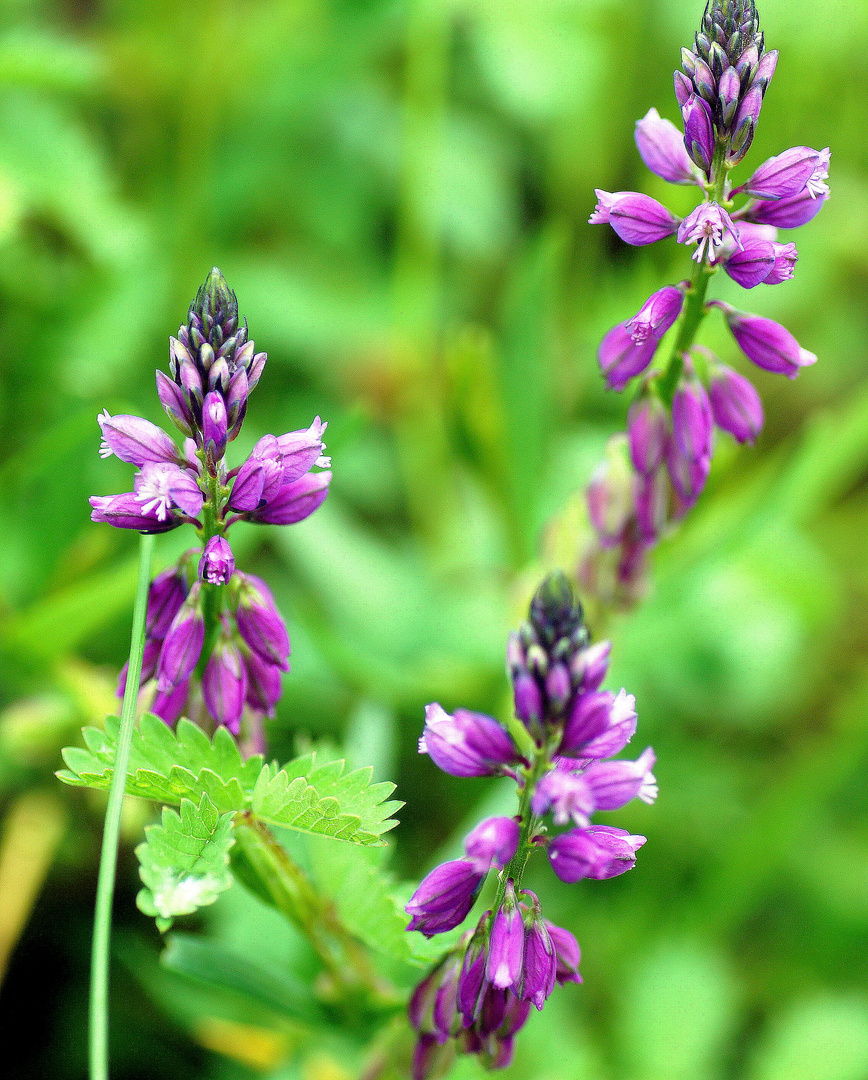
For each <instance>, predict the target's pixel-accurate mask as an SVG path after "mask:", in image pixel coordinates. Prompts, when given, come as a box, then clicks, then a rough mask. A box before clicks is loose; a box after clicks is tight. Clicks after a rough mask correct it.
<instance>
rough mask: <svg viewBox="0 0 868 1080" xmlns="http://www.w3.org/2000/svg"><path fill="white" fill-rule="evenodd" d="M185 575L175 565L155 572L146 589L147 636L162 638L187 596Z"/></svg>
mask: <svg viewBox="0 0 868 1080" xmlns="http://www.w3.org/2000/svg"><path fill="white" fill-rule="evenodd" d="M187 592H188V587H187V575H186V574H185V573H184V572H183V571H182V570H181V569H179V567H177V566H170V567H169V569H168V570H164V571H163V572H162V573H161V574H157V576H156V577H155V578H154V580H153V581H152V582H151V585H150V588H149V589H148V614H147V617H146V626H147V632H148V634H149V636H151V637H154V638H161V639H162V638H164V637H165V636H166V632H167V630H168V629H169V627H170V626H171V624H172V620H173V619H174V618H175V616H176V615H177V614H178V610H179V608H180V607H181V604H183V603H184V600H185V599H186V597H187Z"/></svg>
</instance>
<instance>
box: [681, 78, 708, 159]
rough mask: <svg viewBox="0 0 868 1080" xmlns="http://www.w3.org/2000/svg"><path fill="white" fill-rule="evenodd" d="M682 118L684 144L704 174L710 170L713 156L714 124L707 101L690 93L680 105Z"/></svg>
mask: <svg viewBox="0 0 868 1080" xmlns="http://www.w3.org/2000/svg"><path fill="white" fill-rule="evenodd" d="M681 115H682V117H683V118H684V146H685V148H686V150H687V153H688V154H689V156H690V159H691V160H692V161H694V162H695V163H696V164H697V165H698V166H699V167H700V169H702V170H703V172H704V173H705V174H706V176H707V175H708V174H709V172H710V171H711V161H712V158H713V157H714V125H713V124H712V121H711V109H710V108H709V107H708V103H707V102H706V101H703V99H702V98H701V97H699V96H698V95H697V94H692V95H691V96H690V97H689V98H688V99H687V102H686V103H685V104H684V105H683V106H682V107H681Z"/></svg>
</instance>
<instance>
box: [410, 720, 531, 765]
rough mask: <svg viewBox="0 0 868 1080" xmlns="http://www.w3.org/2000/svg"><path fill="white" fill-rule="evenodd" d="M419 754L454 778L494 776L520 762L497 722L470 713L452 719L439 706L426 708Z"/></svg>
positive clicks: (507, 737) (506, 734)
mask: <svg viewBox="0 0 868 1080" xmlns="http://www.w3.org/2000/svg"><path fill="white" fill-rule="evenodd" d="M419 753H420V754H430V756H431V760H432V761H433V762H434V764H435V765H436V766H437V767H438V768H440V769H442V770H443V772H446V773H450V774H451V775H452V776H493V775H495V774H497V773H500V772H502V771H503V768H504V767H505V766H509V765H516V764H518V762H519V761H520V757H519V754H518V751H517V750H516V747H515V744H514V743H513V741H512V736H511V735H510V734H509V732H507V731H506V730H504V728H502V727H501V726H500V724H498V722H497V721H496V720H492V718H491V717H490V716H484V715H483V714H482V713H475V712H469V711H467V710H466V709H456V710H455V714H454V715H453V716H450V715H449V714H448V713H446V712H444V710H443V709H442V708H441V706H440V705H437V704H436V703H435V704H432V705H428V706H426V708H425V730H424V732H423V733H422V737H421V739H420V740H419Z"/></svg>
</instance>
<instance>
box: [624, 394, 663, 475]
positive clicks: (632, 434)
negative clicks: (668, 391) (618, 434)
mask: <svg viewBox="0 0 868 1080" xmlns="http://www.w3.org/2000/svg"><path fill="white" fill-rule="evenodd" d="M627 432H628V435H629V438H630V459H631V461H632V462H633V468H634V469H635V470H636V472H638V473H640V474H641V475H642V476H650V474H651V473H653V472H655V471H656V470H657V469H658V467H659V466H660V462H661V461H662V460H663V448H664V446H665V445H666V437H667V435H668V433H669V410H668V409H667V408H666V406H665V405H664V404H663V402H662V401H661V400H660V398H659V397H657V395H656V394H654V393H648V394H645V395H644V396H643V397H641V398H639V399H638V400H637V401H634V402H633V404H632V405H631V406H630V410H629V412H628V414H627Z"/></svg>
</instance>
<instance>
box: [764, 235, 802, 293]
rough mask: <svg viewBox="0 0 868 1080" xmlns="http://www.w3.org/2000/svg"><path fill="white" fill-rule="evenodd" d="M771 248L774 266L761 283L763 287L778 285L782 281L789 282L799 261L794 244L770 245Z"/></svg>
mask: <svg viewBox="0 0 868 1080" xmlns="http://www.w3.org/2000/svg"><path fill="white" fill-rule="evenodd" d="M772 247H773V248H774V252H775V265H774V266H773V267H772V269H771V273H770V274H769V276H768V277H767V278H766V279H765V281H764V282H763V284H764V285H780V283H781V282H782V281H789V280H790V279H791V278H792V276H793V273H794V271H795V266H796V263H797V262H798V261H799V253H798V251H796V245H795V244H772Z"/></svg>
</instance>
